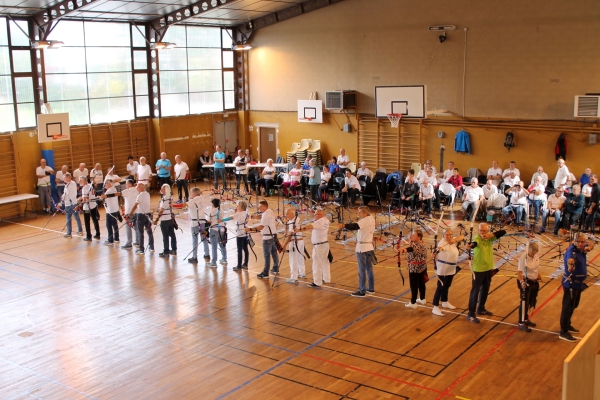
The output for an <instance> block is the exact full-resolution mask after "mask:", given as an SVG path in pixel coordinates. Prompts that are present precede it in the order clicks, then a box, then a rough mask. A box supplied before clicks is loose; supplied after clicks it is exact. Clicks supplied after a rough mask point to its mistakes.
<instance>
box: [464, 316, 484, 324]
mask: <svg viewBox="0 0 600 400" xmlns="http://www.w3.org/2000/svg"><path fill="white" fill-rule="evenodd" d="M467 321H469V322H472V323H474V324H478V323H480V322H481V321H479V318H477V317H476V316H474V315H472V316H471V315H467Z"/></svg>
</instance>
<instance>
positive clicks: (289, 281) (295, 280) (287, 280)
mask: <svg viewBox="0 0 600 400" xmlns="http://www.w3.org/2000/svg"><path fill="white" fill-rule="evenodd" d="M285 281H286V283H298V279H294V278H287V279H286V280H285Z"/></svg>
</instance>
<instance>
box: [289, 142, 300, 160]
mask: <svg viewBox="0 0 600 400" xmlns="http://www.w3.org/2000/svg"><path fill="white" fill-rule="evenodd" d="M299 148H300V143H298V142H294V143H292V149H291V150H290V151H288V152H287V154H286V155H287V157H286V162H288V163H289V162H290V158H291V157H292V156H295V155H296V152H297V151H298V149H299Z"/></svg>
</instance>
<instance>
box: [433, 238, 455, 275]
mask: <svg viewBox="0 0 600 400" xmlns="http://www.w3.org/2000/svg"><path fill="white" fill-rule="evenodd" d="M438 249H439V253H438V255H437V260H436V263H435V265H436V266H437V273H438V275H442V276H444V275H454V274H456V263H457V262H458V254H459V252H458V248H457V247H456V244H455V243H452V244H450V243H448V242H447V241H446V239H442V241H441V242H440V243H438Z"/></svg>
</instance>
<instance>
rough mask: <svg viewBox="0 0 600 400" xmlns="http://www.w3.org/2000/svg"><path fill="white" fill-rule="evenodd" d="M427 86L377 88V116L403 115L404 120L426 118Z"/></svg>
mask: <svg viewBox="0 0 600 400" xmlns="http://www.w3.org/2000/svg"><path fill="white" fill-rule="evenodd" d="M426 113H427V86H426V85H406V86H375V116H376V117H377V118H387V115H388V114H402V118H425V116H426Z"/></svg>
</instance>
